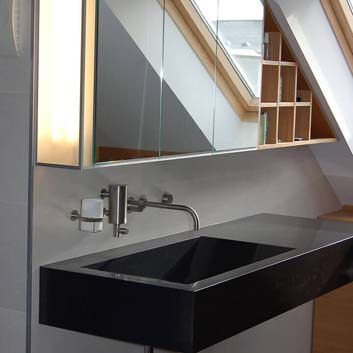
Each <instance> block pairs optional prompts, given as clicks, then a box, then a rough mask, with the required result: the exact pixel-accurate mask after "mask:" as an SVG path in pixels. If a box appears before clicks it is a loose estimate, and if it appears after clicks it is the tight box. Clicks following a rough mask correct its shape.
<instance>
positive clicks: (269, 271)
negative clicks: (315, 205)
mask: <svg viewBox="0 0 353 353" xmlns="http://www.w3.org/2000/svg"><path fill="white" fill-rule="evenodd" d="M351 232H352V230H351V229H350V228H343V226H341V225H339V224H336V223H332V222H326V223H325V222H324V221H317V220H308V219H303V218H295V217H283V216H274V215H258V216H254V217H248V218H245V219H243V220H237V221H233V222H227V223H223V224H219V225H215V226H211V227H206V228H203V229H202V230H201V231H199V232H185V233H180V234H175V235H172V236H168V237H164V238H161V239H155V240H150V241H147V242H143V243H138V244H134V245H130V246H125V247H120V248H117V249H112V250H107V251H103V252H100V253H96V254H90V255H87V256H83V257H79V258H75V259H71V260H66V261H62V262H58V263H54V264H49V265H46V266H42V267H41V269H40V313H39V321H40V323H41V324H45V325H50V326H54V327H58V328H63V329H68V330H73V331H78V332H83V333H87V334H92V335H96V336H101V337H107V338H112V339H117V340H123V341H128V342H133V343H138V344H142V345H149V346H154V347H158V348H162V349H166V350H168V351H175V352H184V353H196V352H199V351H201V350H203V349H205V348H207V347H210V346H212V345H214V344H216V343H218V342H220V341H223V340H225V339H227V338H229V337H231V336H234V335H236V334H238V333H240V332H242V331H245V330H247V329H249V328H251V327H253V326H255V325H258V324H260V323H262V322H264V321H266V320H269V319H271V318H273V317H275V316H278V315H280V314H282V313H284V312H286V311H288V310H290V309H293V308H295V307H297V306H299V305H302V304H304V303H306V302H308V301H311V300H313V299H315V298H317V297H319V296H320V295H322V294H325V293H328V292H329V291H331V290H334V289H336V288H338V287H340V286H343V285H345V284H348V283H350V282H352V281H353V237H352V235H351ZM244 239H246V241H244Z"/></svg>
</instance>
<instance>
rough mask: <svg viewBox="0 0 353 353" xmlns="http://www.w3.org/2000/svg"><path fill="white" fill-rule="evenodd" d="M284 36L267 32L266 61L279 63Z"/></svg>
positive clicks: (265, 44) (265, 41)
mask: <svg viewBox="0 0 353 353" xmlns="http://www.w3.org/2000/svg"><path fill="white" fill-rule="evenodd" d="M281 41H282V35H281V33H279V32H265V34H264V59H265V60H269V61H277V62H278V61H279V60H280V54H281Z"/></svg>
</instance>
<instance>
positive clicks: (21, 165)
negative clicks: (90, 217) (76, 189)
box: [0, 0, 31, 353]
mask: <svg viewBox="0 0 353 353" xmlns="http://www.w3.org/2000/svg"><path fill="white" fill-rule="evenodd" d="M28 3H29V2H28V1H26V0H23V1H20V5H21V10H22V11H21V23H20V28H21V31H20V33H21V39H22V50H21V54H20V56H19V57H18V56H17V55H16V54H11V53H10V55H4V54H3V52H0V224H1V231H0V351H1V352H4V353H24V352H25V345H26V278H27V263H26V262H27V212H28V198H27V195H28V160H29V152H28V147H29V126H30V52H29V43H30V40H29V35H30V28H31V27H30V11H29V10H30V9H29V8H28V5H29V4H28ZM2 11H3V10H2ZM0 25H1V24H0ZM1 35H2V34H1ZM1 35H0V36H1ZM4 39H6V38H4ZM0 42H1V38H0ZM0 49H1V43H0Z"/></svg>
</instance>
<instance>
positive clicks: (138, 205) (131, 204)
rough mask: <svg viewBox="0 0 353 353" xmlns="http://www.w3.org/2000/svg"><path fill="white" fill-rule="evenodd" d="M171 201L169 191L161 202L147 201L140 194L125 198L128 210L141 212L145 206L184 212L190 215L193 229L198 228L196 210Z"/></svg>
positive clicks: (198, 219)
mask: <svg viewBox="0 0 353 353" xmlns="http://www.w3.org/2000/svg"><path fill="white" fill-rule="evenodd" d="M172 202H173V195H172V194H169V193H164V194H163V196H162V202H152V201H148V200H147V198H146V197H145V196H141V197H140V198H139V199H138V200H136V199H135V198H133V197H129V198H128V200H127V204H128V212H143V211H144V210H145V209H146V208H147V207H152V208H161V209H165V210H174V211H182V212H186V213H188V214H189V215H190V216H191V217H192V220H193V222H194V230H199V229H200V218H199V216H198V214H197V213H196V211H195V210H194V209H193V208H192V207H190V206H185V205H177V204H173V203H172Z"/></svg>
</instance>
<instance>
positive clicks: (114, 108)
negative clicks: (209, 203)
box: [95, 0, 163, 162]
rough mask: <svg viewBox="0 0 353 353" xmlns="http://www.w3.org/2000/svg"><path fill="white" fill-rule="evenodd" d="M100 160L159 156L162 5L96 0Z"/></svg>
mask: <svg viewBox="0 0 353 353" xmlns="http://www.w3.org/2000/svg"><path fill="white" fill-rule="evenodd" d="M98 3H99V4H98V13H99V15H98V35H97V64H96V70H97V76H96V119H95V122H96V123H95V147H96V148H95V152H96V158H95V160H96V162H106V161H121V160H127V159H136V158H147V157H158V156H159V140H160V97H161V79H160V74H161V72H162V50H163V8H162V7H161V5H160V4H159V2H158V1H156V0H100V1H99V2H98Z"/></svg>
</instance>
